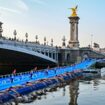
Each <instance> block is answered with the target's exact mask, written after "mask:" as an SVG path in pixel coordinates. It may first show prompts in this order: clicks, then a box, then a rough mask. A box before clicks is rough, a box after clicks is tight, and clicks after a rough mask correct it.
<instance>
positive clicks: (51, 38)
mask: <svg viewBox="0 0 105 105" xmlns="http://www.w3.org/2000/svg"><path fill="white" fill-rule="evenodd" d="M51 46H53V39H52V38H51Z"/></svg>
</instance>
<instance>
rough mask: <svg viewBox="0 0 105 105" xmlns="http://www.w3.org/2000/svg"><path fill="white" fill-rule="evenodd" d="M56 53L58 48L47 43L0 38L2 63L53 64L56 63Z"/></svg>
mask: <svg viewBox="0 0 105 105" xmlns="http://www.w3.org/2000/svg"><path fill="white" fill-rule="evenodd" d="M58 53H59V50H58V48H56V47H52V46H48V45H41V44H36V43H34V42H27V43H26V42H22V41H16V40H15V41H12V40H9V39H3V38H1V39H0V63H2V65H6V64H7V65H8V64H9V65H12V66H13V65H18V66H20V65H31V66H32V67H35V66H46V67H47V66H48V65H49V66H55V65H57V64H58Z"/></svg>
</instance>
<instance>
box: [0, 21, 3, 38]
mask: <svg viewBox="0 0 105 105" xmlns="http://www.w3.org/2000/svg"><path fill="white" fill-rule="evenodd" d="M2 24H3V23H2V22H0V38H2V32H3V29H2Z"/></svg>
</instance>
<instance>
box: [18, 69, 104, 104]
mask: <svg viewBox="0 0 105 105" xmlns="http://www.w3.org/2000/svg"><path fill="white" fill-rule="evenodd" d="M104 70H105V69H104ZM104 87H105V80H103V77H102V78H101V77H96V76H95V78H92V79H88V80H86V79H85V80H75V81H68V82H67V83H63V84H60V85H59V86H56V87H53V88H51V89H48V90H47V91H46V92H45V94H43V95H42V96H37V98H36V99H35V100H34V102H33V103H28V104H26V105H92V104H93V105H104V103H105V100H104V97H105V94H103V93H105V89H104ZM20 105H21V104H20ZM22 105H23V104H22Z"/></svg>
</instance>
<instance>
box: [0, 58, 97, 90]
mask: <svg viewBox="0 0 105 105" xmlns="http://www.w3.org/2000/svg"><path fill="white" fill-rule="evenodd" d="M95 62H96V60H93V59H90V60H85V61H83V62H81V63H79V64H75V65H72V66H67V67H57V68H52V69H49V70H48V69H45V70H40V71H37V72H36V71H33V72H26V73H21V74H19V75H15V76H14V75H12V76H7V77H5V78H2V77H1V78H0V90H4V89H7V88H9V87H13V86H17V85H21V84H23V83H26V82H28V81H35V80H39V79H45V78H51V77H54V76H56V75H61V74H64V73H66V72H73V71H76V70H79V69H86V68H88V67H90V66H91V65H92V64H94V63H95Z"/></svg>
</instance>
